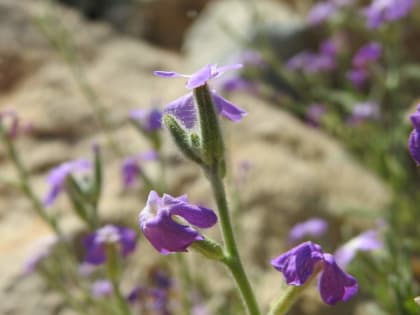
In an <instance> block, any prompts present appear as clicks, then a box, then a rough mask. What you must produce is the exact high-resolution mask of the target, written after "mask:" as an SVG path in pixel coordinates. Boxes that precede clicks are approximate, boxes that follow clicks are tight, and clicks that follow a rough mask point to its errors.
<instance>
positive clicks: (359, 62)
mask: <svg viewBox="0 0 420 315" xmlns="http://www.w3.org/2000/svg"><path fill="white" fill-rule="evenodd" d="M381 55H382V46H381V44H379V43H376V42H372V43H368V44H366V45H364V46H362V47H361V48H360V49H359V50H358V51H357V52H356V54H355V55H354V57H353V66H354V67H355V68H364V67H366V66H367V65H368V64H370V63H372V62H376V61H378V60H379V58H381Z"/></svg>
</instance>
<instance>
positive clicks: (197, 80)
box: [186, 64, 214, 90]
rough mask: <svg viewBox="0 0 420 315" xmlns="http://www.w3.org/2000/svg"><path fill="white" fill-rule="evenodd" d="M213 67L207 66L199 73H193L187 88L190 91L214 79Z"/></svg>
mask: <svg viewBox="0 0 420 315" xmlns="http://www.w3.org/2000/svg"><path fill="white" fill-rule="evenodd" d="M213 77H214V76H213V74H212V65H210V64H209V65H206V66H204V67H203V68H201V69H200V70H198V71H197V72H195V73H193V74H192V75H191V77H190V78H189V80H188V81H187V84H186V88H187V89H189V90H192V89H195V88H198V87H199V86H202V85H204V84H206V83H207V81H208V80H210V79H212V78H213Z"/></svg>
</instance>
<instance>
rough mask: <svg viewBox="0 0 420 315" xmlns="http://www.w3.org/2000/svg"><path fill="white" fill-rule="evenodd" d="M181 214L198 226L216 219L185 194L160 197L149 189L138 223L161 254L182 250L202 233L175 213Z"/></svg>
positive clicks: (209, 224)
mask: <svg viewBox="0 0 420 315" xmlns="http://www.w3.org/2000/svg"><path fill="white" fill-rule="evenodd" d="M175 216H176V217H181V218H183V219H185V220H186V221H187V222H188V223H190V224H192V225H195V226H197V227H199V228H209V227H212V226H213V225H214V224H216V222H217V217H216V214H215V213H214V212H213V210H211V209H208V208H204V207H200V206H196V205H193V204H190V203H189V201H188V198H187V196H186V195H183V196H180V197H172V196H170V195H167V194H164V195H163V197H159V195H158V194H157V193H156V192H155V191H151V192H150V194H149V197H148V198H147V203H146V207H145V208H144V209H143V210H142V211H141V212H140V215H139V224H140V228H141V230H142V231H143V234H144V236H145V237H146V238H147V239H148V240H149V242H150V243H151V244H152V245H153V247H155V248H156V249H157V250H158V251H159V252H160V253H161V254H164V255H166V254H169V253H174V252H183V251H186V250H187V247H188V246H190V245H191V244H192V243H193V242H195V241H200V240H203V239H204V238H203V236H202V235H201V234H200V233H199V232H198V231H197V230H196V229H194V228H192V227H191V226H189V225H184V224H182V223H180V221H179V220H177V219H176V218H174V217H175Z"/></svg>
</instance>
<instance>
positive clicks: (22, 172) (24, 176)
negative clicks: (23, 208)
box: [0, 125, 63, 239]
mask: <svg viewBox="0 0 420 315" xmlns="http://www.w3.org/2000/svg"><path fill="white" fill-rule="evenodd" d="M0 136H1V138H2V140H3V143H4V144H5V146H6V150H7V154H8V156H9V158H10V159H11V160H12V163H13V165H14V167H15V169H16V172H17V173H18V177H19V182H20V187H21V189H22V192H23V193H24V195H25V196H26V198H28V200H29V201H30V202H31V204H32V207H33V208H34V210H35V212H36V213H37V214H38V215H39V216H40V217H41V218H42V219H43V220H44V221H45V222H46V223H48V225H49V226H50V227H51V229H52V230H53V231H54V232H55V234H56V235H57V236H58V237H60V239H61V237H62V236H63V233H62V231H61V230H60V228H59V226H58V225H57V221H56V220H55V219H54V218H53V217H51V216H50V215H48V213H47V212H46V211H45V208H44V206H43V205H42V203H41V201H40V200H39V199H38V197H37V196H36V195H35V193H34V192H33V190H32V187H31V185H30V184H29V174H28V171H27V170H26V168H25V166H24V164H23V162H22V160H21V158H20V155H19V153H18V151H17V150H16V147H15V145H14V143H13V139H11V138H10V137H9V135H8V134H7V132H6V130H5V129H4V127H3V126H1V125H0Z"/></svg>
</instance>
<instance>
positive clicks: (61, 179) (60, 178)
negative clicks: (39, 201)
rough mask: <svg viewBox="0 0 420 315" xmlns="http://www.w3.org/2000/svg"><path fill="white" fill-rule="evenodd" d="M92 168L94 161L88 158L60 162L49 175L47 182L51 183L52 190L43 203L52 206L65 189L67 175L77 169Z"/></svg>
mask: <svg viewBox="0 0 420 315" xmlns="http://www.w3.org/2000/svg"><path fill="white" fill-rule="evenodd" d="M91 168H92V163H91V161H89V160H86V159H80V160H74V161H69V162H65V163H63V164H60V165H59V166H57V167H55V168H53V169H52V170H51V171H50V173H49V174H48V177H47V182H48V184H49V185H50V190H49V191H48V193H47V195H46V196H45V197H44V200H43V203H44V205H45V206H50V205H51V204H52V203H53V202H54V200H55V199H56V198H57V196H58V195H59V194H60V192H61V191H62V190H63V186H64V183H65V181H66V179H67V176H69V175H70V174H72V173H73V172H77V171H86V170H90V169H91Z"/></svg>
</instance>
